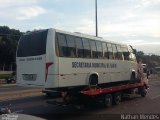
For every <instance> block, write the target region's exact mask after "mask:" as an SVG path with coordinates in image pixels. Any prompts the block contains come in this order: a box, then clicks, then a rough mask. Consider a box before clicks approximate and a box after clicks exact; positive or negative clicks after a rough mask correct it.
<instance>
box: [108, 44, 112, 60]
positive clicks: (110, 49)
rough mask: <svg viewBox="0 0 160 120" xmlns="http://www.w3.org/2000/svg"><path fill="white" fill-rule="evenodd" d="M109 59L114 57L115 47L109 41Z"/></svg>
mask: <svg viewBox="0 0 160 120" xmlns="http://www.w3.org/2000/svg"><path fill="white" fill-rule="evenodd" d="M107 47H108V54H109V59H113V49H112V45H111V44H110V43H107Z"/></svg>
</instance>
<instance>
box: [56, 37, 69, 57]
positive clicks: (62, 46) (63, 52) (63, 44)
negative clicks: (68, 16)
mask: <svg viewBox="0 0 160 120" xmlns="http://www.w3.org/2000/svg"><path fill="white" fill-rule="evenodd" d="M57 40H58V48H59V56H60V57H67V41H66V39H65V36H64V35H62V34H58V39H57Z"/></svg>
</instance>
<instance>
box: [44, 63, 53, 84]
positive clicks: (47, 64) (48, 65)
mask: <svg viewBox="0 0 160 120" xmlns="http://www.w3.org/2000/svg"><path fill="white" fill-rule="evenodd" d="M52 64H53V62H49V63H46V79H45V82H46V80H47V75H48V68H49V67H50V66H51V65H52Z"/></svg>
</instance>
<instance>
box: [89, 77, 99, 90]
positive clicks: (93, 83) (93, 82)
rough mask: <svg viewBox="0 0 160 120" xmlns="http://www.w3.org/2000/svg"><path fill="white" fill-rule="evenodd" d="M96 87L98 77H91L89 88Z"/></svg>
mask: <svg viewBox="0 0 160 120" xmlns="http://www.w3.org/2000/svg"><path fill="white" fill-rule="evenodd" d="M97 85H98V76H97V75H91V76H90V78H89V86H90V87H96V86H97Z"/></svg>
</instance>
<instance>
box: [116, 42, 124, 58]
mask: <svg viewBox="0 0 160 120" xmlns="http://www.w3.org/2000/svg"><path fill="white" fill-rule="evenodd" d="M117 51H118V53H117V56H118V59H119V60H123V57H122V51H121V46H120V45H117Z"/></svg>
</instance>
